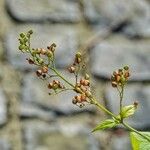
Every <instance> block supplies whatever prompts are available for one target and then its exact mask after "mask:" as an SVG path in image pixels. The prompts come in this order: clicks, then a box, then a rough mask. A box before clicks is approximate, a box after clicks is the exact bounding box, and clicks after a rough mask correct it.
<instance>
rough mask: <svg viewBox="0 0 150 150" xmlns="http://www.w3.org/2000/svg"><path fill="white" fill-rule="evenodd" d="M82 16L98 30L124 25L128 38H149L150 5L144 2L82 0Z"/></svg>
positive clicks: (135, 0)
mask: <svg viewBox="0 0 150 150" xmlns="http://www.w3.org/2000/svg"><path fill="white" fill-rule="evenodd" d="M83 2H84V3H83V4H84V15H85V17H86V19H87V20H88V21H89V22H91V23H92V24H93V25H94V26H95V27H96V29H97V28H98V30H99V29H100V28H101V27H104V28H105V27H107V26H115V27H119V26H120V25H124V26H123V28H124V33H126V34H128V35H130V36H142V37H150V26H149V23H150V19H149V18H150V5H149V4H148V2H146V1H145V0H143V1H140V0H127V1H124V0H109V1H105V0H84V1H83Z"/></svg>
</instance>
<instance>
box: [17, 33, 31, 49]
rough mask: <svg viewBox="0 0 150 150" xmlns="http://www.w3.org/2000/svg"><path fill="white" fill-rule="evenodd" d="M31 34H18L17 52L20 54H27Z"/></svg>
mask: <svg viewBox="0 0 150 150" xmlns="http://www.w3.org/2000/svg"><path fill="white" fill-rule="evenodd" d="M31 34H33V31H32V30H30V31H28V32H27V33H26V34H25V33H20V37H19V50H21V51H22V52H27V51H28V50H29V47H30V43H29V39H30V36H31Z"/></svg>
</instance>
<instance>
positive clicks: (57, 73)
mask: <svg viewBox="0 0 150 150" xmlns="http://www.w3.org/2000/svg"><path fill="white" fill-rule="evenodd" d="M51 69H52V70H53V71H54V72H55V73H56V75H58V76H59V77H60V78H61V79H62V80H64V81H65V82H66V83H68V84H69V85H70V86H71V87H73V88H75V87H74V85H73V84H72V83H70V82H69V81H67V80H66V79H65V78H64V77H63V76H62V75H61V74H60V73H59V72H58V71H57V70H56V69H54V68H51Z"/></svg>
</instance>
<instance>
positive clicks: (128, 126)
mask: <svg viewBox="0 0 150 150" xmlns="http://www.w3.org/2000/svg"><path fill="white" fill-rule="evenodd" d="M122 125H124V126H125V127H126V128H127V129H129V130H130V131H132V132H135V133H137V134H139V135H140V136H142V137H143V138H145V139H146V140H147V141H149V142H150V138H148V137H147V136H145V135H144V134H142V133H140V132H139V131H137V130H136V129H134V128H132V127H131V126H130V125H128V124H127V123H124V122H123V123H122Z"/></svg>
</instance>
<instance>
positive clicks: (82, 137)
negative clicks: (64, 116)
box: [24, 122, 99, 150]
mask: <svg viewBox="0 0 150 150" xmlns="http://www.w3.org/2000/svg"><path fill="white" fill-rule="evenodd" d="M24 132H25V140H26V146H25V149H26V150H33V149H44V150H48V149H49V148H50V147H51V149H52V150H58V149H62V150H70V149H72V150H76V149H78V150H99V149H98V148H95V147H94V148H92V146H90V144H91V139H92V138H93V137H92V136H91V139H90V136H89V135H88V132H89V130H88V128H87V127H85V126H82V125H81V124H67V123H66V124H65V125H62V124H57V123H56V124H51V125H49V124H46V123H42V122H36V126H35V124H34V123H28V124H26V125H25V127H24ZM77 143H78V144H77ZM92 144H95V143H94V142H93V143H92Z"/></svg>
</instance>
